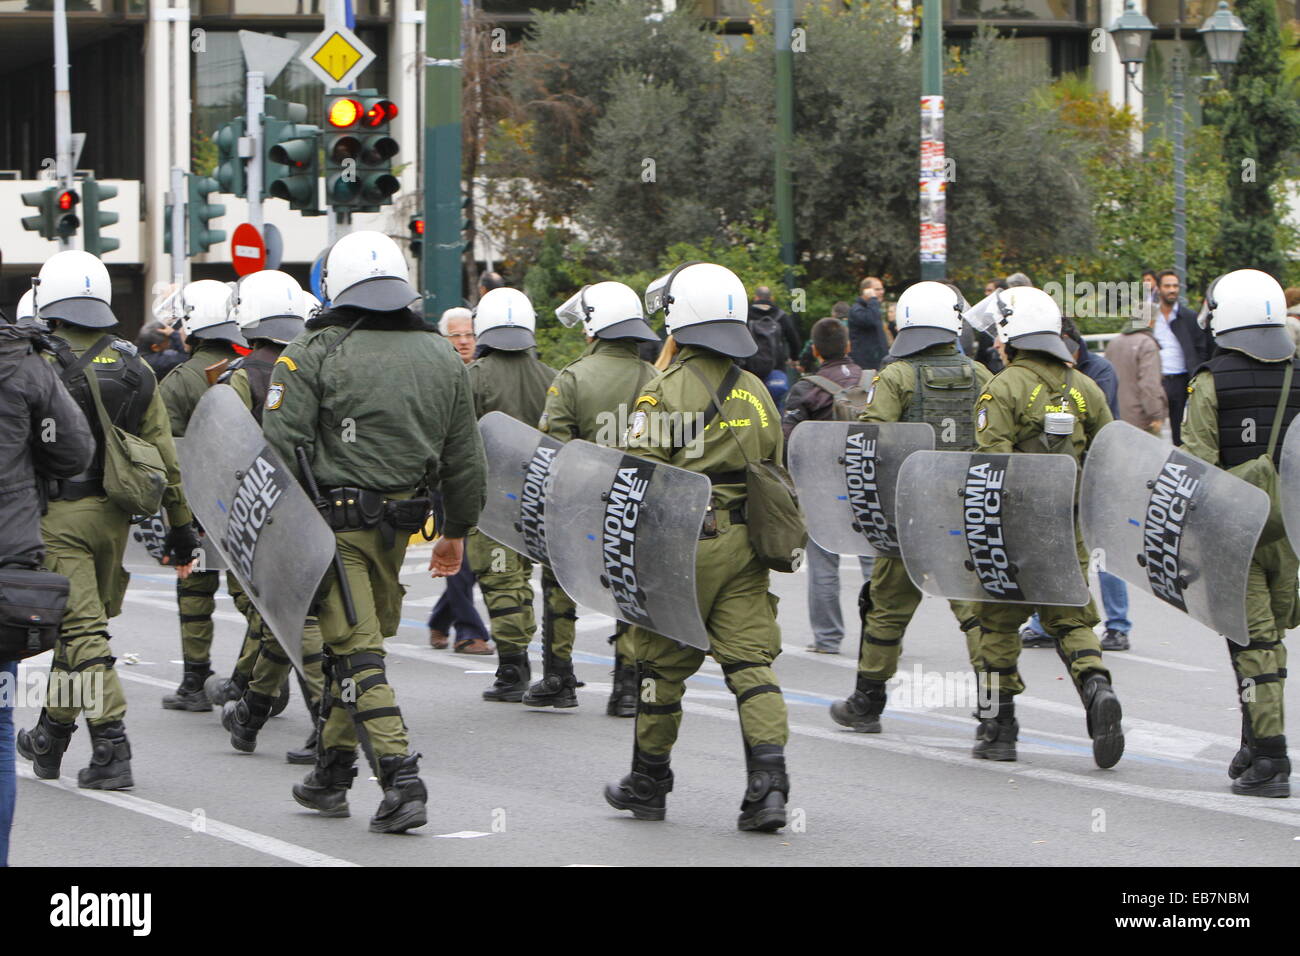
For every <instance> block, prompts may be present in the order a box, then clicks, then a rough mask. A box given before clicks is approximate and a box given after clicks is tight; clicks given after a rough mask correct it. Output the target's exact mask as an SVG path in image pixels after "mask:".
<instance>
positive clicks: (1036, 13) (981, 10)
mask: <svg viewBox="0 0 1300 956" xmlns="http://www.w3.org/2000/svg"><path fill="white" fill-rule="evenodd" d="M946 7H947V10H946V14H947V15H946V19H948V20H954V21H968V22H969V21H992V22H998V23H1076V24H1079V25H1081V26H1082V25H1085V24H1087V22H1088V4H1087V0H947V3H946Z"/></svg>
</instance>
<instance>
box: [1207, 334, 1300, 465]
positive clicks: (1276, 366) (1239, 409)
mask: <svg viewBox="0 0 1300 956" xmlns="http://www.w3.org/2000/svg"><path fill="white" fill-rule="evenodd" d="M1292 361H1295V360H1294V359H1292ZM1201 368H1203V369H1208V370H1209V372H1210V374H1211V375H1213V376H1214V391H1215V394H1216V395H1217V396H1218V400H1219V463H1220V464H1221V465H1222V466H1223V467H1224V468H1232V467H1234V466H1236V465H1240V464H1242V463H1244V462H1247V461H1252V460H1253V459H1255V458H1258V457H1259V456H1260V455H1264V454H1267V453H1268V441H1269V438H1270V437H1272V432H1273V428H1274V427H1275V424H1276V425H1277V426H1279V427H1280V428H1281V431H1279V432H1278V436H1277V444H1276V447H1275V448H1274V449H1273V464H1274V465H1275V466H1276V465H1278V463H1279V461H1280V460H1281V457H1282V441H1283V439H1285V438H1286V430H1287V428H1288V427H1290V425H1291V421H1292V419H1294V418H1295V417H1296V414H1297V412H1300V375H1293V377H1292V381H1291V394H1290V395H1289V396H1287V401H1286V405H1285V406H1284V407H1283V408H1282V420H1281V421H1280V422H1277V423H1274V421H1273V419H1274V418H1275V417H1276V415H1277V403H1278V399H1279V398H1280V397H1281V389H1282V379H1283V377H1284V376H1285V374H1286V362H1261V361H1260V360H1259V359H1255V358H1251V357H1250V356H1249V355H1245V354H1243V353H1241V352H1237V351H1228V350H1225V351H1222V352H1220V353H1219V354H1218V355H1216V356H1215V357H1214V358H1212V359H1210V360H1209V361H1208V362H1206V363H1205V364H1204V365H1202V366H1201Z"/></svg>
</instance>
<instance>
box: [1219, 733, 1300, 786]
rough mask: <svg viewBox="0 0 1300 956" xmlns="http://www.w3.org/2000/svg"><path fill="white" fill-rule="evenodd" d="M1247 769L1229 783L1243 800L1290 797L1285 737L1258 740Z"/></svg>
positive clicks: (1289, 768)
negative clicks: (1249, 798) (1248, 798)
mask: <svg viewBox="0 0 1300 956" xmlns="http://www.w3.org/2000/svg"><path fill="white" fill-rule="evenodd" d="M1251 756H1252V759H1251V761H1250V766H1249V767H1247V768H1246V770H1245V771H1244V772H1243V773H1242V774H1241V775H1240V776H1239V777H1237V779H1236V780H1234V781H1232V792H1233V793H1236V794H1240V795H1241V796H1244V797H1289V796H1291V760H1290V758H1289V757H1287V755H1286V737H1283V736H1281V735H1279V736H1277V737H1257V738H1255V746H1254V747H1253V748H1251Z"/></svg>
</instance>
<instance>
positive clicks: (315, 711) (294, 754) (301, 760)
mask: <svg viewBox="0 0 1300 956" xmlns="http://www.w3.org/2000/svg"><path fill="white" fill-rule="evenodd" d="M307 709H308V710H310V711H311V736H309V737H308V738H307V742H306V743H305V744H303V745H302V747H300V748H299V749H297V750H290V751H288V752H286V753H285V755H284V759H285V760H287V761H288V762H289V763H296V764H308V763H315V762H316V742H317V741H318V740H319V739H320V701H316V702H315V703H312V704H308V705H307Z"/></svg>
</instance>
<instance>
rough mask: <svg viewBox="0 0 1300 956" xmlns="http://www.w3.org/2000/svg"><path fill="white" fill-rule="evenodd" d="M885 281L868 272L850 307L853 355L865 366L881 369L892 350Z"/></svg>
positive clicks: (866, 367) (851, 351)
mask: <svg viewBox="0 0 1300 956" xmlns="http://www.w3.org/2000/svg"><path fill="white" fill-rule="evenodd" d="M884 297H885V284H884V283H883V282H881V281H880V280H879V279H877V278H876V277H875V276H867V277H866V278H865V279H863V280H862V283H861V285H859V286H858V300H857V301H856V302H854V303H853V305H852V306H850V308H849V356H850V357H851V358H852V359H853V363H854V364H855V365H857V366H858V367H860V368H863V369H873V370H874V369H878V368H880V363H881V362H883V361H884V359H885V353H886V352H888V351H889V342H888V341H887V340H886V338H885V317H884V310H883V308H882V306H883V304H884Z"/></svg>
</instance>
